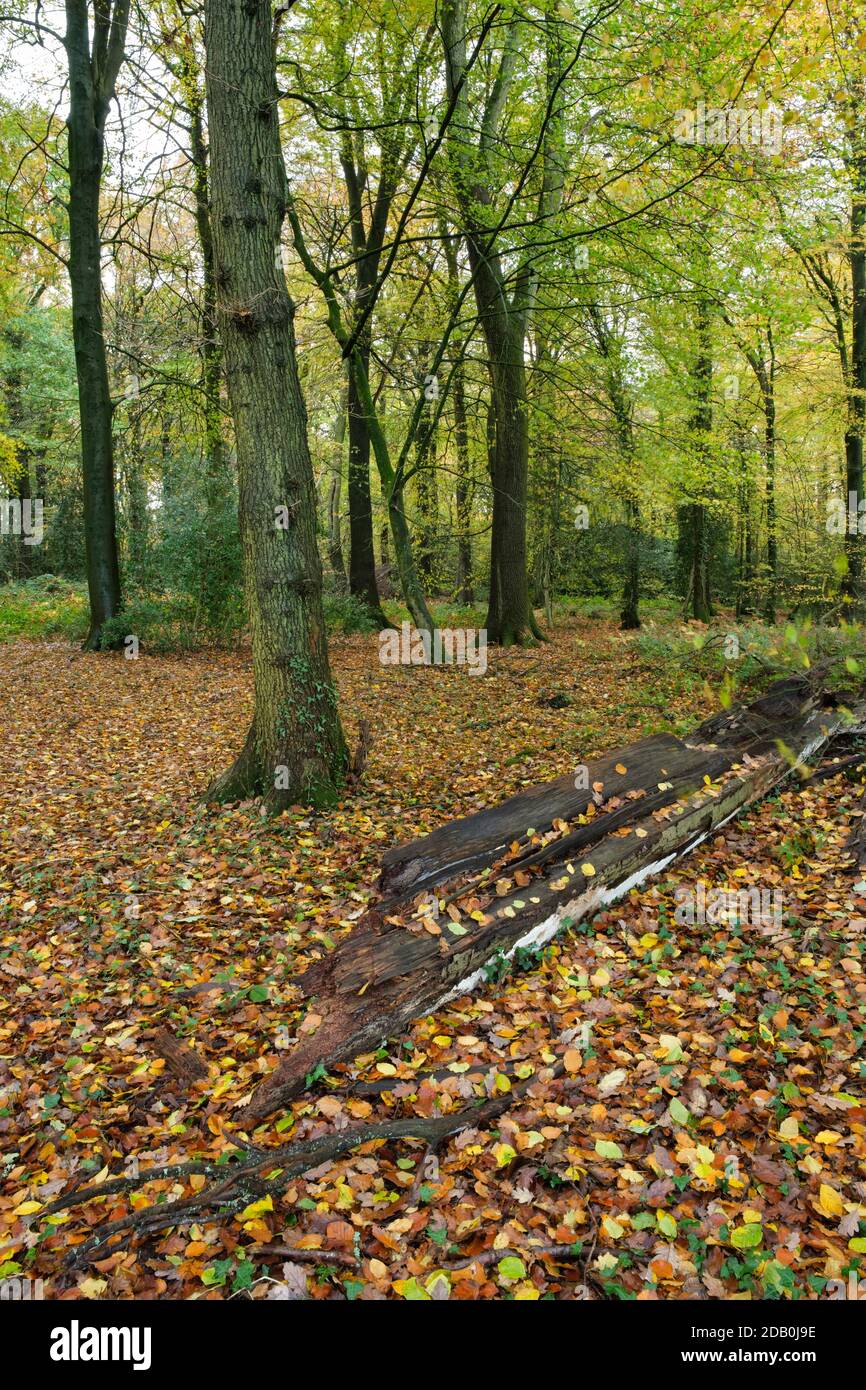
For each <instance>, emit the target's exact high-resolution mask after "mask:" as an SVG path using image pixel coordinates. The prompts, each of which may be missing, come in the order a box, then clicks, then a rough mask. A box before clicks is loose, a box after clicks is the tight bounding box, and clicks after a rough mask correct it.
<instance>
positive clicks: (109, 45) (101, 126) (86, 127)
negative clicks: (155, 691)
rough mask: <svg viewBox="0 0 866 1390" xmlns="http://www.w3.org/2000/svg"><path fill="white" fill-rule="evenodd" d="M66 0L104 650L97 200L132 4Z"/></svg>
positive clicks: (108, 433)
mask: <svg viewBox="0 0 866 1390" xmlns="http://www.w3.org/2000/svg"><path fill="white" fill-rule="evenodd" d="M90 10H91V6H90V5H88V4H87V3H86V0H66V36H65V40H64V43H65V48H66V55H67V62H68V71H69V116H68V118H67V130H68V157H69V285H70V290H71V293H72V339H73V343H74V346H75V371H76V376H77V379H78V404H79V414H80V418H81V460H82V473H83V480H84V545H85V553H86V564H87V589H88V595H89V599H90V628H89V631H88V634H87V637H86V639H85V643H84V645H85V648H87V649H88V650H91V651H98V650H99V649H100V648H101V647H102V646H103V632H102V630H103V627H104V626H105V624H106V623H107V622H108V620H109V619H111V618H114V617H115V616H116V615H117V614H118V613H119V612H120V605H121V593H120V565H119V562H118V557H117V518H116V504H115V486H114V446H113V440H112V404H111V391H110V388H109V382H108V361H107V357H106V351H105V335H104V331H103V321H102V269H101V261H102V238H101V236H100V229H99V197H100V191H101V188H102V171H103V166H104V162H105V121H106V117H107V115H108V109H109V106H110V104H111V101H112V99H113V97H114V90H115V84H116V82H117V75H118V73H119V71H120V66H121V63H122V62H123V55H124V46H125V43H126V30H127V24H128V20H129V0H114V3H113V4H110V3H106V4H100V5H96V6H94V7H93V10H94V12H93V14H92V15H91V14H90Z"/></svg>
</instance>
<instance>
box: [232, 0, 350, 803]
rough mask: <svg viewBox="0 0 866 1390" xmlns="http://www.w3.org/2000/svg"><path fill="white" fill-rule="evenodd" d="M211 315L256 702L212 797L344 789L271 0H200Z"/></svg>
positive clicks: (277, 799) (290, 796)
mask: <svg viewBox="0 0 866 1390" xmlns="http://www.w3.org/2000/svg"><path fill="white" fill-rule="evenodd" d="M205 48H206V53H207V68H206V72H207V110H208V126H209V131H210V144H211V184H212V187H211V199H212V208H213V217H212V227H213V234H214V252H215V265H216V283H217V287H218V300H217V314H218V321H219V326H220V332H221V336H222V342H223V348H224V353H225V364H226V379H227V381H228V386H229V399H230V402H231V407H232V415H233V418H234V426H235V438H236V441H237V460H238V491H239V515H240V532H241V543H242V548H243V557H244V577H245V584H246V592H247V603H248V608H249V616H250V628H251V633H252V647H253V678H254V684H255V712H254V715H253V721H252V726H251V728H250V731H249V734H248V736H247V741H246V744H245V746H244V749H243V751H242V753H241V754H240V756H239V758H238V760H237V762H236V763H235V764H234V766H233V767H232V768H231V769H230V770H229V771H228V772H226V773H225V774H224V775H223V776H222V777H220V778H218V779H217V781H216V782H215V783H214V784H213V786H212V787H211V789H210V793H209V795H210V796H211V797H212V798H214V799H222V800H225V799H229V798H236V797H243V796H249V795H250V794H252V793H255V792H258V791H262V792H264V793H265V795H266V804H267V805H268V807H269V809H272V810H279V809H282V808H283V807H285V806H289V805H291V804H293V803H295V802H303V803H305V804H312V805H322V804H326V803H328V802H332V801H333V800H334V798H335V797H336V796H337V795H338V792H339V787H340V785H341V782H342V779H343V775H344V771H345V766H346V749H345V745H344V741H343V734H342V729H341V727H340V720H339V716H338V713H337V707H336V696H335V692H334V686H333V683H332V680H331V673H330V669H329V665H328V649H327V643H326V640H325V627H324V620H323V616H322V601H321V586H322V575H321V566H320V563H319V556H318V551H317V548H316V514H315V489H314V485H313V469H312V463H311V461H310V453H309V447H308V443H307V418H306V410H305V408H304V402H303V398H302V396H301V390H300V384H299V381H298V373H297V363H296V358H295V338H294V329H293V316H294V305H293V303H292V300H291V298H290V297H289V293H288V290H287V288H286V281H285V275H284V273H283V270H282V266H281V264H280V262H279V259H278V254H277V253H278V250H279V245H280V229H281V225H282V220H283V217H284V215H285V210H286V203H287V196H288V190H287V185H286V177H285V169H284V166H283V159H282V151H281V148H280V138H279V106H278V95H277V83H276V68H275V54H274V43H273V37H272V13H271V5H270V0H206V3H205Z"/></svg>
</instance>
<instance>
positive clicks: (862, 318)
mask: <svg viewBox="0 0 866 1390" xmlns="http://www.w3.org/2000/svg"><path fill="white" fill-rule="evenodd" d="M858 114H859V115H860V120H859V121H858V123H857V127H856V130H854V131H852V132H849V135H850V138H851V140H852V142H853V144H854V148H853V151H852V154H851V157H850V160H849V169H850V172H851V176H852V193H851V233H850V239H849V244H848V261H849V264H850V266H851V372H850V376H851V381H850V387H849V394H848V418H847V425H846V429H845V482H846V487H847V492H848V495H849V496H850V494H851V493H853V494H854V495H855V497H856V498H857V503H858V504H859V503H860V502H861V501H862V500H863V433H864V423H866V148H864V144H863V139H864V137H863V131H862V112H859V113H858ZM863 545H864V542H863V537H862V536H861V535H860V528H859V526H858V527H856V528H855V534H854V535H853V536H852V535H851V533H850V528H848V529H847V530H846V533H845V549H846V554H847V557H848V571H847V574H846V576H845V583H844V586H843V592H844V593H845V594H846V595H847V597H848V598H849V599H850V600H851V601H852V603H857V604H859V603H861V602H862V598H863Z"/></svg>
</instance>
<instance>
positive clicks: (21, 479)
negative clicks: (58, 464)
mask: <svg viewBox="0 0 866 1390" xmlns="http://www.w3.org/2000/svg"><path fill="white" fill-rule="evenodd" d="M5 336H6V340H7V342H8V343H9V346H10V347H11V348H12V351H13V353H14V354H16V355H17V354H18V353H20V352H21V350H22V348H23V346H24V334H23V333H22V332H21V330H20V328H18V327H16V326H12V327H7V328H6V329H5ZM13 362H14V365H13V366H12V367H11V368H10V369H9V370H8V371H7V373H6V382H5V387H6V410H7V415H8V419H9V425H10V427H11V430H12V435H13V437H15V452H16V470H15V474H14V477H13V478H12V480H11V483H12V486H11V488H10V491H11V493H12V496H13V497H15V498H16V499H17V500H18V501H19V502H20V503H21V513H22V516H23V515H24V514H25V509H26V506H27V503H28V502H30V501H31V499H32V496H33V494H32V492H31V480H30V449H29V447H28V445H27V444H25V442H24V440H23V439H22V438H21V437H20V436H21V435H23V434H24V433H25V432H26V423H25V419H24V402H23V390H24V379H23V373H22V371H21V367H20V366H19V365H18V363H17V362H15V358H14V357H13ZM16 436H18V437H16ZM37 492H38V490H37ZM35 550H36V547H35V546H33V545H27V544H26V537H25V535H24V531H23V528H22V532H21V535H20V536H19V537H18V544H17V546H16V547H15V559H14V561H13V564H12V573H13V574H14V575H15V577H16V578H17V579H27V578H28V577H29V576H30V575H31V574H33V573H34V572H35V569H36V564H35V560H36V555H35Z"/></svg>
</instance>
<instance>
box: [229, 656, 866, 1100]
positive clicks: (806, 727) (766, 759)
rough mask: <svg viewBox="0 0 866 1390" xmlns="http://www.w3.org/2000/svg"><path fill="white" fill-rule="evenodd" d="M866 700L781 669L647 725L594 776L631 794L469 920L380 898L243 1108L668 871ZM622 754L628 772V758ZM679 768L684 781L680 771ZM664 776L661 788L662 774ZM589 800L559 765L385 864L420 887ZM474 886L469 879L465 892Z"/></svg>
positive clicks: (285, 1093)
mask: <svg viewBox="0 0 866 1390" xmlns="http://www.w3.org/2000/svg"><path fill="white" fill-rule="evenodd" d="M864 715H866V706H864V707H863V708H859V707H858V709H857V710H855V712H854V713H853V714H852V712H851V711H849V710H848V709H846V708H845V707H844V706H840V705H838V704H837V700H836V697H834V696H833V695H832V694H831V693H828V692H825V691H823V690H821V689H820V687H819V686H818V684H817V681H816V679H815V677H814V675H813V676H812V677H807V676H798V677H793V678H788V679H786V680H784V681H780V682H777V683H776V685H775V686H774V687H772V688H771V690H770V691H768V692H767V694H766V695H765V696H763V697H761V699H760V700H756V701H754V702H753V703H752V704H750V705H747V706H738V707H735V708H734V709H732V710H729V711H724V712H722V713H721V714H719V715H715V716H713V718H712V719H710V720H707V721H705V722H704V723H703V724H701V725H700V726H698V728H697V729H695V730H694V731H693V732H692V734H691V735H690V736H689V737H688V739H686V740H684V741H680V740H678V739H675V738H673V736H671V735H663V736H659V737H658V738H656V739H649V740H642V741H641V742H640V743H637V744H633V745H631V746H630V747H628V748H625V749H622V750H620V751H619V752H616V753H612V754H609V755H608V756H607V757H606V758H604V759H600V760H598V762H596V763H594V764H591V765H590V766H591V768H592V771H593V772H598V774H599V775H598V776H596V777H594V778H593V780H594V781H596V782H599V781H601V782H602V783H603V789H604V791H605V793H608V791H609V785H610V787H612V788H613V790H614V792H615V793H616V796H615V797H614V800H616V802H617V806H616V810H615V811H613V812H610V811H609V812H608V813H606V814H605V813H604V812H602V813H601V814H596V815H595V817H594V818H593V820H592V822H591V824H590V823H588V824H587V825H586V826H581V827H580V828H579V830H576V831H574V832H572V833H571V834H567V835H565V836H563V838H562V839H561V841H560V853H561V854H562V855H564V856H566V858H565V862H564V864H561V865H560V867H558V868H556V869H553V870H550V871H549V872H547V873H546V874H544V875H543V876H538V877H533V876H532V874H531V873H530V872H522V877H521V881H523V880H525V883H524V885H523V886H522V887H519V888H518V889H517V891H509V892H507V894H506V895H504V896H502V897H494V898H493V899H492V901H491V902H490V903H489V904H488V905H487V906H486V908H485V910H483V911H481V910H479V909H478V908H477V907H476V908H475V909H473V910H470V909H469V906H468V905H467V911H466V915H465V916H463V915H461V916H460V920H459V921H458V922H454V921H451V920H450V919H448V920H444V919H443V921H442V922H441V923H440V922H439V921H438V920H436V918H435V915H434V917H433V918H431V917H430V914H429V911H428V914H427V917H426V919H425V917H424V915H423V911H422V912H421V913H420V914H419V913H416V917H415V919H414V920H407V919H406V918H401V917H399V916H386V915H385V909H386V904H381V905H380V906H379V907H378V908H374V909H372V910H371V911H369V912H368V913H367V914H366V916H365V917H364V918H363V919H361V921H360V922H359V923H358V924H357V926H356V927H355V929H354V930H353V931H352V933H351V934H350V935H349V937H347V939H346V940H345V941H344V942H343V943H341V945H340V946H338V947H337V949H335V950H334V951H333V952H332V953H331V954H329V955H328V956H327V957H325V958H324V959H323V960H321V961H317V962H315V963H314V964H313V965H311V966H310V967H309V968H308V969H307V970H306V971H305V972H304V974H303V975H302V976H300V978H299V980H298V984H299V986H300V988H301V989H302V991H303V993H304V995H305V996H306V997H307V998H309V999H312V1000H314V1003H313V1005H311V1008H310V1011H309V1013H308V1015H307V1018H306V1019H305V1023H304V1036H303V1038H302V1040H301V1041H300V1042H299V1043H298V1044H297V1046H296V1047H295V1048H294V1049H293V1051H292V1052H291V1053H290V1054H289V1055H288V1056H287V1057H285V1058H284V1059H283V1060H282V1061H281V1062H280V1064H279V1065H278V1066H277V1068H276V1069H275V1071H273V1072H272V1073H271V1074H270V1075H269V1076H268V1077H267V1078H266V1079H265V1080H264V1081H263V1082H262V1083H261V1084H260V1085H259V1087H258V1088H257V1090H256V1091H255V1092H254V1093H253V1096H252V1099H251V1101H250V1102H249V1104H248V1106H247V1107H246V1108H245V1110H243V1111H242V1112H241V1114H240V1122H241V1124H244V1123H247V1122H249V1123H253V1122H255V1121H257V1120H258V1119H260V1118H262V1117H263V1116H265V1115H267V1114H269V1113H270V1112H271V1111H273V1110H276V1109H278V1108H279V1107H281V1106H284V1105H285V1104H287V1103H288V1102H289V1101H290V1100H291V1099H292V1098H293V1097H294V1096H296V1095H297V1094H298V1093H299V1092H300V1091H302V1090H303V1089H304V1087H305V1085H306V1079H307V1077H308V1076H309V1074H310V1073H312V1072H314V1071H316V1069H317V1068H318V1067H319V1066H326V1067H327V1066H330V1065H332V1064H333V1063H335V1062H337V1061H341V1060H344V1059H345V1058H347V1057H352V1056H356V1055H358V1054H359V1053H362V1052H366V1051H370V1050H372V1049H375V1048H376V1047H378V1046H379V1045H380V1044H381V1043H382V1041H383V1040H384V1039H386V1038H388V1037H393V1036H394V1035H397V1034H399V1033H400V1031H401V1030H402V1029H403V1028H404V1027H405V1026H406V1024H408V1023H410V1022H411V1021H412V1020H414V1019H416V1018H418V1017H422V1016H423V1015H425V1014H427V1013H430V1012H432V1011H433V1010H434V1009H435V1008H436V1007H438V1006H439V1005H441V1004H443V1003H445V1002H447V1001H449V1000H450V999H452V998H456V997H459V996H460V995H462V994H466V993H469V992H471V991H472V990H473V989H475V988H476V986H477V985H478V984H479V983H480V982H481V981H482V980H483V978H484V967H485V965H486V964H487V963H488V962H489V961H490V960H491V959H492V958H494V957H496V956H498V955H500V954H502V955H504V956H506V957H510V956H513V955H514V953H515V952H516V951H517V950H518V949H519V948H529V947H540V946H542V945H544V944H545V943H546V942H548V941H550V940H551V939H552V938H553V937H554V936H555V935H556V933H557V932H558V931H560V930H561V929H562V928H563V927H565V926H568V925H573V924H575V923H578V922H580V921H582V920H584V919H585V918H587V917H591V916H593V915H594V914H596V913H597V912H599V911H601V910H602V909H603V908H605V907H606V906H607V905H608V904H610V903H612V902H614V901H615V900H616V899H618V898H620V897H622V896H623V895H624V894H625V893H627V892H628V891H629V890H630V889H631V888H633V887H637V886H639V885H640V884H641V883H643V882H645V881H646V880H647V879H648V878H651V877H652V876H653V875H654V874H657V873H659V872H661V870H663V869H664V868H665V867H667V866H668V865H669V864H671V863H672V862H673V861H674V860H676V859H678V858H681V857H682V856H683V855H686V854H688V853H689V852H690V851H691V850H692V849H694V848H695V846H696V845H698V844H699V843H700V842H701V841H702V840H703V839H705V838H706V837H707V836H708V835H709V834H711V833H712V832H713V831H715V830H717V829H719V828H720V827H721V826H723V825H724V824H725V823H726V822H727V821H729V820H731V819H732V818H733V817H734V816H736V815H737V814H738V813H739V812H741V811H742V810H743V809H744V808H745V807H746V806H748V805H750V804H751V803H752V802H754V801H756V800H759V799H761V798H762V797H764V796H765V795H766V794H767V792H768V791H769V790H770V789H771V788H772V787H773V786H774V785H775V784H776V783H777V782H779V781H780V780H781V779H782V778H783V777H785V776H786V775H787V774H788V773H789V772H790V771H791V770H792V768H793V767H795V766H801V765H802V764H803V763H804V762H805V760H806V759H808V758H809V757H811V756H813V755H814V754H815V753H816V752H818V751H819V750H820V749H821V748H823V747H824V746H825V745H826V744H827V742H828V741H829V740H830V739H831V738H832V737H833V736H834V735H835V734H836V733H837V732H838V731H839V730H841V729H843V728H845V727H849V726H850V725H851V723H852V721H853V722H858V721H859V720H862V718H863V717H864ZM662 759H663V762H662ZM617 766H619V767H624V768H625V769H626V772H625V773H622V772H617V771H616V769H617ZM635 767H640V769H641V775H642V777H643V779H644V780H643V785H642V787H640V788H637V787H634V786H631V787H629V788H628V790H630V791H632V792H636V793H638V794H637V795H636V796H635V798H634V799H633V800H632V801H631V802H630V803H629V808H630V813H629V816H628V817H626V816H624V815H623V814H620V813H621V812H623V811H624V809H626V808H624V806H623V805H622V804H619V803H620V800H621V798H620V796H619V792H620V791H621V790H622V784H621V782H617V780H616V779H617V778H625V777H627V776H628V769H629V768H635ZM673 770H676V777H677V784H678V785H677V786H674V785H673V783H672V781H671V778H670V777H668V776H666V775H665V773H666V772H671V771H673ZM659 774H662V775H661V776H660V775H659ZM720 775H721V780H714V778H715V779H719V777H720ZM651 779H655V783H653V781H652V780H651ZM705 779H706V782H705ZM632 780H633V777H632ZM690 781H691V786H690V787H689V789H688V790H683V788H684V787H685V786H686V784H687V783H689V782H690ZM566 783H568V784H569V786H570V792H569V789H568V787H567V786H566V785H565V784H566ZM706 783H709V784H710V785H706ZM653 785H654V790H655V792H656V793H657V794H658V795H657V796H654V795H653V794H652V793H650V792H649V790H648V789H649V788H650V787H653ZM590 786H592V782H590ZM695 786H697V787H699V788H700V789H699V790H695V789H694V788H695ZM658 796H661V804H660V802H659V799H658ZM589 804H590V802H588V801H587V800H586V799H585V798H584V799H582V800H581V793H579V792H577V791H576V790H575V788H574V784H573V778H572V777H569V778H560V779H558V780H557V781H556V782H553V783H548V784H546V786H545V787H543V788H533V789H531V790H530V791H529V792H527V793H522V794H520V796H518V797H512V798H509V801H508V802H505V803H503V805H502V806H499V807H494V808H492V810H491V811H484V812H479V813H477V814H476V815H475V816H470V817H468V818H467V819H466V820H464V821H455V822H452V823H451V824H450V825H446V826H443V827H442V829H441V831H434V832H432V834H431V835H428V836H425V837H424V838H423V839H422V840H419V841H416V842H414V844H412V845H408V846H403V847H401V850H400V852H399V855H398V853H397V852H396V851H391V852H389V854H388V855H386V856H385V859H386V860H387V865H386V867H385V871H384V872H383V878H384V880H385V882H386V884H388V886H389V888H390V890H391V891H392V892H393V891H394V890H395V889H397V891H405V889H406V887H407V886H408V884H409V882H410V879H411V884H412V885H413V886H415V887H416V888H417V886H418V885H421V886H422V887H424V888H427V887H429V886H430V885H431V884H432V883H440V882H443V881H446V878H451V877H453V876H454V875H455V873H456V874H461V873H465V871H466V868H467V865H471V866H473V867H478V866H480V865H482V864H483V865H490V864H491V863H495V862H496V861H497V859H498V858H500V857H501V854H502V851H503V849H507V847H508V837H509V836H511V837H513V838H514V839H516V840H518V841H520V840H523V839H525V838H526V835H527V830H528V829H529V828H530V827H533V828H534V829H535V830H536V831H538V830H539V829H540V828H541V827H540V826H539V825H538V824H537V822H539V821H540V822H541V824H542V826H543V825H545V824H552V823H553V821H554V820H565V819H566V818H567V815H566V814H564V813H567V812H568V811H569V809H570V811H571V816H572V817H573V816H574V815H575V810H574V808H575V807H583V808H584V809H587V808H588V806H589ZM576 814H577V815H578V816H580V815H583V814H584V811H577V813H576ZM626 821H628V823H626ZM576 836H577V837H579V843H578V842H577V841H576V839H575V837H576ZM575 847H577V848H580V850H581V855H582V856H585V857H584V858H583V859H582V861H581V862H577V860H576V859H574V860H572V858H571V857H569V856H571V855H572V854H573V851H574V849H575ZM549 848H550V846H545V849H549ZM530 857H531V856H530V855H529V854H526V853H524V854H523V855H522V856H521V855H520V853H518V855H517V857H516V858H514V859H513V861H512V862H511V863H509V865H508V866H507V870H508V872H510V871H512V870H514V869H515V867H516V868H517V869H518V870H520V866H521V864H523V866H524V869H525V866H526V865H527V863H528V862H529V859H530ZM383 862H384V861H383ZM398 866H401V867H398ZM505 872H506V870H505V869H503V873H505ZM471 891H472V885H471V883H470V884H469V885H466V887H465V888H464V890H463V894H462V896H463V897H464V898H465V897H466V894H467V892H468V893H470V894H471ZM473 901H475V902H477V899H475V898H471V897H470V899H469V902H470V903H471V902H473ZM427 907H428V909H429V907H430V903H429V901H428V904H427ZM317 1020H320V1021H319V1022H318V1023H317Z"/></svg>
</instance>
